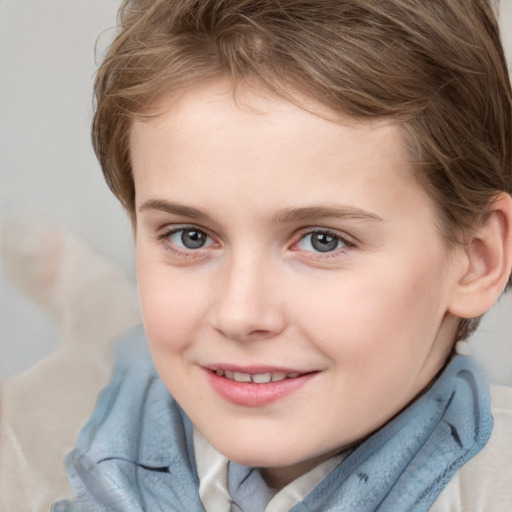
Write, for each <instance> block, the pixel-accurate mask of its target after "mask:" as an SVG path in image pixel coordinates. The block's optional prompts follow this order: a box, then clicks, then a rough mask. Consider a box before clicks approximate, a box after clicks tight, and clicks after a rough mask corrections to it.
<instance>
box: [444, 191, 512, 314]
mask: <svg viewBox="0 0 512 512" xmlns="http://www.w3.org/2000/svg"><path fill="white" fill-rule="evenodd" d="M463 250H464V262H465V264H464V266H463V271H462V273H461V277H460V280H459V281H458V282H457V285H456V287H455V289H454V295H453V297H452V299H453V300H452V301H451V307H450V308H449V310H450V312H451V313H452V314H454V315H456V316H458V317H459V318H475V317H478V316H480V315H483V314H484V313H485V312H487V311H488V310H489V309H490V308H491V307H492V305H493V304H494V303H495V302H496V300H497V299H498V298H499V296H500V295H501V293H502V292H503V290H504V288H505V286H506V284H507V281H508V279H509V277H510V272H511V268H512V197H511V196H510V195H509V194H507V193H505V192H502V193H500V194H498V196H496V199H495V201H494V202H493V203H492V205H491V208H490V211H489V213H488V214H487V215H486V216H485V218H484V219H483V220H482V222H481V224H480V225H479V226H478V227H477V228H476V229H475V231H474V232H473V233H472V234H471V239H470V240H469V242H468V244H467V245H466V246H465V247H464V249H463Z"/></svg>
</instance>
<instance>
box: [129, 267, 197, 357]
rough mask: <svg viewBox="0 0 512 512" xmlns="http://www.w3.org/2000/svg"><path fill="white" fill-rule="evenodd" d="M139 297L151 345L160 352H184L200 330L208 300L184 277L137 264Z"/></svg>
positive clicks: (169, 270)
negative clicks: (182, 350)
mask: <svg viewBox="0 0 512 512" xmlns="http://www.w3.org/2000/svg"><path fill="white" fill-rule="evenodd" d="M138 284H139V296H140V303H141V309H142V316H143V319H144V325H145V328H146V333H147V336H148V340H149V342H150V344H152V345H153V346H154V347H157V348H159V349H160V350H169V349H171V350H180V349H181V348H184V347H185V346H186V345H187V344H188V343H189V342H190V340H191V339H193V338H194V336H195V332H196V331H197V329H198V328H199V326H200V320H201V318H202V317H204V314H205V309H206V306H205V304H206V302H207V297H205V293H204V290H205V288H204V287H199V286H194V285H193V283H192V281H191V279H188V278H187V276H186V273H180V272H173V271H172V269H171V268H170V267H165V266H162V265H161V264H160V265H151V264H149V265H146V264H144V261H143V260H141V261H139V262H138Z"/></svg>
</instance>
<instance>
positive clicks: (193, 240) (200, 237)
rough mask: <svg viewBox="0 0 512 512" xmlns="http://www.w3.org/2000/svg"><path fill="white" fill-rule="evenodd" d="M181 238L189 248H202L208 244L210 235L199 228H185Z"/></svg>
mask: <svg viewBox="0 0 512 512" xmlns="http://www.w3.org/2000/svg"><path fill="white" fill-rule="evenodd" d="M180 238H181V243H182V244H183V246H184V247H186V248H187V249H200V248H201V247H203V246H204V245H205V244H206V241H207V239H208V235H207V234H206V233H204V232H203V231H199V230H198V229H183V230H182V231H181V237H180Z"/></svg>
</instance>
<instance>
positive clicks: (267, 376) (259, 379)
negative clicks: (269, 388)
mask: <svg viewBox="0 0 512 512" xmlns="http://www.w3.org/2000/svg"><path fill="white" fill-rule="evenodd" d="M271 380H272V374H271V373H258V374H257V375H253V376H252V381H253V382H254V383H255V384H266V383H267V382H270V381H271Z"/></svg>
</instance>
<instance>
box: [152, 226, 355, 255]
mask: <svg viewBox="0 0 512 512" xmlns="http://www.w3.org/2000/svg"><path fill="white" fill-rule="evenodd" d="M186 231H197V232H199V233H202V234H204V235H205V236H206V237H207V238H209V239H210V240H213V237H212V236H210V235H209V234H208V232H207V231H206V230H204V229H201V228H198V227H196V226H194V225H181V226H175V227H172V228H169V229H166V230H165V231H164V232H162V233H160V234H158V235H157V237H156V238H157V240H158V242H159V243H161V244H162V245H163V246H164V248H165V249H166V250H168V251H170V252H171V253H173V254H175V255H176V256H178V257H180V258H184V259H189V258H197V257H201V256H204V253H203V251H202V249H203V247H199V248H197V249H188V250H182V249H179V248H177V247H176V245H175V244H173V243H172V242H170V237H172V236H173V235H175V234H177V233H180V232H186ZM318 234H320V235H327V236H329V237H332V238H333V239H335V240H336V241H337V242H338V243H341V244H343V246H342V247H340V248H336V249H334V250H332V251H326V252H321V251H303V252H304V253H307V254H308V256H307V258H312V259H317V260H326V259H329V258H333V257H336V256H339V255H340V253H345V252H347V251H348V250H350V249H354V248H355V247H356V244H355V243H354V242H353V241H351V240H349V239H348V238H347V237H344V236H342V235H341V234H340V233H338V232H336V231H333V230H330V229H328V228H308V229H304V230H303V231H302V232H301V233H300V235H299V239H298V240H297V241H295V242H293V244H291V246H290V247H291V250H294V251H299V250H300V249H293V247H294V246H297V245H298V244H300V243H301V242H302V241H303V240H305V239H306V238H307V237H308V236H314V235H318ZM201 253H203V254H201Z"/></svg>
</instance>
